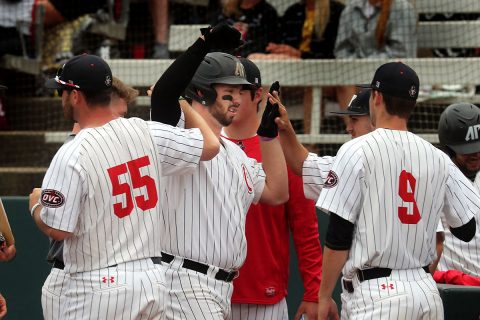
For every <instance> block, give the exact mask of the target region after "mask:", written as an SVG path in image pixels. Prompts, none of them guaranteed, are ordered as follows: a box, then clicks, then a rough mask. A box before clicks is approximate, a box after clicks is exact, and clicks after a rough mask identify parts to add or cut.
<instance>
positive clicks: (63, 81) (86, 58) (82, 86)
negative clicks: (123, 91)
mask: <svg viewBox="0 0 480 320" xmlns="http://www.w3.org/2000/svg"><path fill="white" fill-rule="evenodd" d="M45 87H47V88H50V89H58V90H65V89H76V90H80V91H102V90H108V89H110V88H111V87H112V70H110V67H109V66H108V64H107V63H106V62H105V61H104V60H103V59H102V58H100V57H98V56H94V55H91V54H82V55H79V56H75V57H73V58H71V59H70V60H68V61H67V62H66V63H65V64H64V65H63V67H61V68H60V69H58V71H57V75H56V76H55V78H53V79H48V80H47V81H46V82H45Z"/></svg>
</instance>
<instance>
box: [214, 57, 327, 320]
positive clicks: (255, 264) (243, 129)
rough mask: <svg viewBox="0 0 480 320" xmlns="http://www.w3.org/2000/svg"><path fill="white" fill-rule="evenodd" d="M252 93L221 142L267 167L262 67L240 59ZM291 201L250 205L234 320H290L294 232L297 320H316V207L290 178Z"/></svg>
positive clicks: (319, 259)
mask: <svg viewBox="0 0 480 320" xmlns="http://www.w3.org/2000/svg"><path fill="white" fill-rule="evenodd" d="M240 61H241V63H242V64H243V66H244V68H245V73H246V77H247V80H248V81H249V82H250V83H252V84H253V86H252V89H251V90H250V91H247V92H246V94H244V95H243V97H242V102H241V104H240V106H239V108H238V111H237V114H236V115H235V117H234V118H233V121H232V123H231V124H230V125H229V126H227V127H225V128H224V130H223V132H222V136H224V137H226V138H227V139H229V140H231V141H233V142H234V143H236V144H237V145H239V146H240V148H242V149H243V151H244V152H245V153H246V154H247V155H248V156H249V157H252V158H255V159H256V160H257V161H258V162H262V155H261V150H260V138H259V136H258V135H257V128H258V127H259V125H260V120H259V119H258V116H257V112H258V109H259V105H260V103H261V101H262V96H263V90H262V87H261V85H262V83H261V75H260V70H259V69H258V67H257V66H256V65H255V64H254V63H253V62H252V61H250V60H248V59H245V58H240ZM288 185H289V200H288V202H287V203H285V204H282V205H279V206H269V205H264V204H258V205H251V206H250V208H249V210H248V214H247V220H246V227H245V233H246V239H247V247H248V250H247V257H246V260H245V263H244V264H243V266H242V267H241V268H240V270H239V277H238V278H237V279H235V280H234V281H233V287H234V290H233V296H232V320H236V319H238V320H240V319H244V320H248V319H252V320H254V319H265V320H267V319H279V320H280V319H285V320H287V319H288V309H287V302H286V299H285V297H286V295H287V287H288V273H289V246H287V245H285V244H286V243H288V242H289V241H290V240H289V238H290V232H292V235H293V239H294V242H295V249H296V252H297V253H298V257H299V267H300V272H301V274H302V278H303V285H304V288H305V293H304V295H303V301H302V302H301V304H300V306H299V308H298V311H297V313H296V315H295V319H297V320H298V319H299V318H300V316H301V315H302V314H305V315H307V317H308V319H316V315H317V300H318V297H317V295H318V289H319V288H320V278H321V273H322V269H321V264H322V248H321V246H320V241H319V235H318V224H317V215H316V211H315V203H314V202H313V201H311V200H307V199H305V196H304V195H303V192H302V179H301V178H300V177H298V176H296V175H294V174H293V173H292V172H290V171H289V172H288Z"/></svg>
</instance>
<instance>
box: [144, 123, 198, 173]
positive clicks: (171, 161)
mask: <svg viewBox="0 0 480 320" xmlns="http://www.w3.org/2000/svg"><path fill="white" fill-rule="evenodd" d="M148 126H149V128H150V133H151V135H152V138H153V143H154V144H155V147H156V149H157V153H158V159H159V162H160V166H161V168H162V175H166V176H168V175H173V174H175V175H178V174H187V173H191V172H193V171H194V170H195V169H196V168H197V166H198V163H199V162H200V156H201V155H202V150H203V136H202V134H201V132H200V130H199V129H182V128H177V127H172V126H169V125H166V124H162V123H159V122H152V121H150V122H148Z"/></svg>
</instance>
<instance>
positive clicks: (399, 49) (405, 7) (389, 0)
mask: <svg viewBox="0 0 480 320" xmlns="http://www.w3.org/2000/svg"><path fill="white" fill-rule="evenodd" d="M334 54H335V57H336V58H340V59H362V58H383V59H392V58H411V57H415V56H416V55H417V14H416V12H415V9H414V8H413V6H412V4H411V3H410V2H409V1H407V0H350V1H348V3H347V5H346V7H345V9H344V10H343V12H342V15H341V17H340V26H339V29H338V36H337V40H336V42H335V52H334ZM355 91H356V89H355V87H354V86H348V87H346V88H345V95H346V96H347V97H350V96H352V95H353V94H354V93H355ZM345 105H346V104H340V106H345Z"/></svg>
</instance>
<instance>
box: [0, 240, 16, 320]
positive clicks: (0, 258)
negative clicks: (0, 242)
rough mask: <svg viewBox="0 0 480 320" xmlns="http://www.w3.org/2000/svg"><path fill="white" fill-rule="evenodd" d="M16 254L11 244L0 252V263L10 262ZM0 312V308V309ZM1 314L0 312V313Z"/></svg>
mask: <svg viewBox="0 0 480 320" xmlns="http://www.w3.org/2000/svg"><path fill="white" fill-rule="evenodd" d="M16 254H17V249H16V248H15V245H14V244H12V245H11V246H8V247H6V248H4V249H1V250H0V262H7V261H10V260H13V258H15V255H16ZM0 310H1V308H0ZM0 314H1V312H0Z"/></svg>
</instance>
